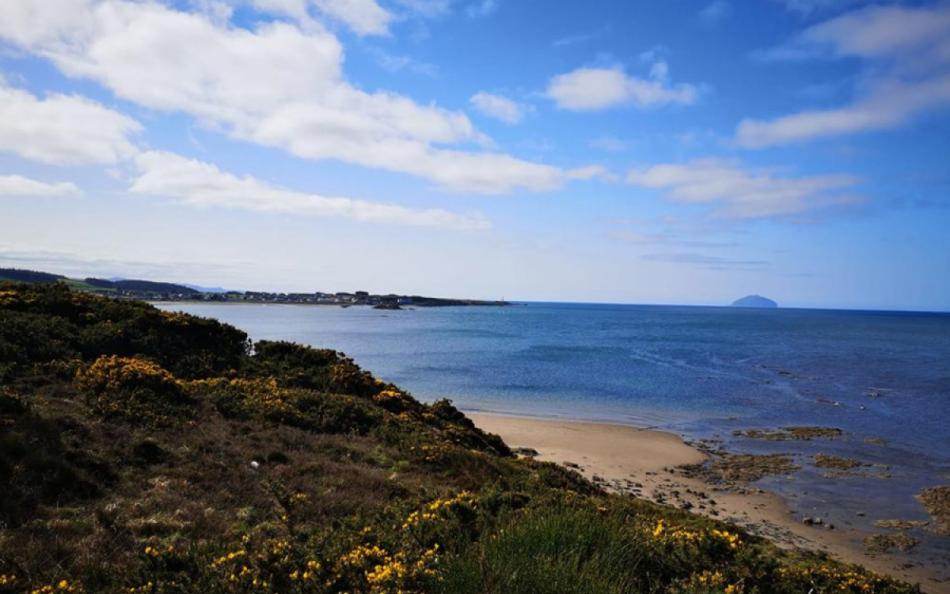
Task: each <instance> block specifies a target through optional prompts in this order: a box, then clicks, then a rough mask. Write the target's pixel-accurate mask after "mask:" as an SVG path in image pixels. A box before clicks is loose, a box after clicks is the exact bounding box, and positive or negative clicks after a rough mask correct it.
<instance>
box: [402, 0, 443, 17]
mask: <svg viewBox="0 0 950 594" xmlns="http://www.w3.org/2000/svg"><path fill="white" fill-rule="evenodd" d="M394 2H395V3H396V4H398V5H399V6H401V7H403V8H405V9H406V10H408V11H410V12H412V13H415V14H418V15H420V16H423V17H428V18H434V17H438V16H442V15H444V14H445V13H447V12H449V9H450V8H451V6H452V2H453V0H394Z"/></svg>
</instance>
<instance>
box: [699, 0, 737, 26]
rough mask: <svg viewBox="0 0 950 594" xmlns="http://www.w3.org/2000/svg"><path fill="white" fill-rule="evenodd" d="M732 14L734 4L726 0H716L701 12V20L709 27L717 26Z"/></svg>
mask: <svg viewBox="0 0 950 594" xmlns="http://www.w3.org/2000/svg"><path fill="white" fill-rule="evenodd" d="M730 14H732V4H729V3H728V2H725V1H724V0H714V1H713V2H710V3H709V4H707V5H706V6H705V7H703V9H702V10H700V11H699V13H698V16H699V20H700V21H701V22H702V23H703V24H705V25H707V26H713V25H717V24H719V23H720V22H722V21H723V20H725V19H726V18H728V17H729V15H730Z"/></svg>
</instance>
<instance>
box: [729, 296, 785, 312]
mask: <svg viewBox="0 0 950 594" xmlns="http://www.w3.org/2000/svg"><path fill="white" fill-rule="evenodd" d="M732 307H764V308H770V309H771V308H776V307H778V303H776V302H774V301H772V300H771V299H769V298H768V297H763V296H761V295H746V296H745V297H743V298H741V299H736V300H735V301H733V302H732Z"/></svg>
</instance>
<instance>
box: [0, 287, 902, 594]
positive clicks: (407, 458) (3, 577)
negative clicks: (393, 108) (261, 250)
mask: <svg viewBox="0 0 950 594" xmlns="http://www.w3.org/2000/svg"><path fill="white" fill-rule="evenodd" d="M0 386H2V387H0V493H2V494H3V497H0V525H2V528H3V529H2V530H0V594H12V593H14V592H17V593H19V592H30V593H35V594H64V593H68V592H74V593H81V592H86V593H93V592H96V593H98V592H106V593H116V594H118V593H123V594H166V593H167V594H171V593H176V594H183V593H192V592H194V593H198V592H200V593H209V594H224V593H231V594H237V593H241V594H244V593H248V592H262V593H263V592H271V593H281V594H284V593H290V594H303V593H327V592H351V593H356V592H360V593H363V592H366V593H370V594H384V593H395V592H405V593H412V592H459V593H466V592H471V593H475V592H478V593H480V594H489V593H497V594H511V593H519V592H526V593H527V592H531V593H545V592H550V593H555V592H556V593H578V594H580V593H594V592H598V593H600V592H606V593H612V592H617V593H620V592H642V593H694V594H698V593H713V592H715V593H728V594H736V593H738V592H749V593H753V592H763V593H764V592H778V593H780V594H781V593H785V592H787V593H789V594H791V593H792V592H796V593H798V592H807V591H809V590H814V591H815V592H831V591H834V592H854V593H858V592H862V593H863V592H881V593H884V594H890V593H895V594H896V593H905V592H906V593H910V592H917V591H918V590H917V589H916V587H914V586H910V585H907V584H902V583H899V582H896V581H894V580H890V579H887V578H881V577H879V576H875V575H874V574H871V573H869V572H866V571H864V570H863V569H860V568H856V567H847V566H843V565H840V564H837V563H834V562H832V561H829V560H828V559H826V558H823V557H820V556H815V555H803V554H793V553H788V552H784V551H780V550H779V549H777V548H776V547H774V546H773V545H771V544H769V543H767V542H765V541H763V540H761V539H758V538H755V537H753V536H750V535H748V534H745V533H743V532H742V531H740V530H738V529H737V528H735V527H734V526H730V525H727V524H723V523H720V522H715V521H712V520H707V519H704V518H700V517H697V516H693V515H690V514H687V513H685V512H682V511H678V510H675V509H673V508H670V507H664V506H659V505H655V504H652V503H648V502H646V501H642V500H638V499H635V498H632V497H621V496H619V495H608V494H606V493H604V492H602V491H601V490H600V488H598V487H597V486H595V485H593V484H591V483H590V482H588V481H586V480H585V479H583V478H582V477H581V476H580V475H579V474H577V473H576V472H574V471H571V470H569V469H565V468H562V467H558V466H555V465H552V464H549V463H542V462H537V461H535V460H531V459H518V458H516V457H515V456H514V455H512V452H511V451H510V449H509V448H508V446H507V445H505V444H504V442H503V441H502V440H501V439H499V438H498V437H497V436H494V435H489V434H486V433H484V432H482V431H480V430H478V429H477V428H476V427H475V426H474V425H473V424H472V422H471V421H470V420H469V419H468V418H466V417H465V415H463V414H462V413H461V412H459V411H458V410H457V409H456V408H455V407H454V406H452V405H451V403H449V402H447V401H439V402H435V403H432V404H423V403H421V402H419V401H417V400H416V399H415V398H413V397H412V396H411V395H410V394H408V393H407V392H405V391H403V390H401V389H400V388H399V387H398V386H394V385H392V384H387V383H385V382H382V381H379V380H377V379H376V378H375V377H373V376H372V375H371V374H370V373H368V372H366V371H364V370H362V369H360V368H359V367H358V366H356V365H355V364H354V363H353V361H352V360H350V359H348V358H347V357H345V356H344V355H342V354H340V353H337V352H334V351H331V350H321V349H312V348H309V347H303V346H300V345H294V344H289V343H281V342H259V343H256V344H254V345H251V344H250V343H249V341H248V340H247V337H246V335H245V334H244V333H243V332H241V331H240V330H238V329H235V328H232V327H230V326H226V325H223V324H220V323H218V322H215V321H213V320H204V319H201V318H195V317H192V316H187V315H182V314H170V313H164V312H160V311H158V310H156V309H155V308H152V307H151V306H148V305H145V304H142V303H137V302H132V301H113V300H109V299H107V298H105V297H99V296H93V295H89V294H85V293H76V292H73V291H70V290H69V289H68V287H66V286H64V285H63V284H62V283H56V284H51V285H42V286H41V285H19V284H6V285H0Z"/></svg>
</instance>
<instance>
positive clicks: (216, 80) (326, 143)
mask: <svg viewBox="0 0 950 594" xmlns="http://www.w3.org/2000/svg"><path fill="white" fill-rule="evenodd" d="M0 37H3V38H6V39H8V40H10V41H12V42H14V43H15V44H17V45H18V46H20V47H21V48H23V49H25V50H27V51H30V52H33V53H35V54H37V55H40V56H42V57H44V58H46V59H48V60H50V61H51V62H53V63H54V64H55V65H56V66H57V67H58V68H59V69H60V70H61V71H63V72H64V73H65V74H67V75H69V76H72V77H82V78H87V79H92V80H95V81H97V82H99V83H100V84H102V85H104V86H105V87H107V88H108V89H110V90H111V91H113V92H114V93H115V94H116V95H118V96H120V97H122V98H123V99H127V100H130V101H134V102H136V103H139V104H141V105H143V106H146V107H149V108H152V109H156V110H161V111H167V112H184V113H187V114H191V115H192V116H194V117H195V118H196V119H197V120H198V121H199V122H201V123H202V124H204V125H206V126H208V127H211V128H214V129H217V130H221V131H222V132H224V133H226V134H229V135H230V136H232V137H234V138H238V139H242V140H247V141H251V142H255V143H258V144H262V145H266V146H272V147H277V148H281V149H283V150H286V151H288V152H290V153H292V154H294V155H297V156H300V157H304V158H309V159H339V160H343V161H346V162H350V163H356V164H359V165H363V166H367V167H374V168H380V169H385V170H389V171H396V172H403V173H409V174H411V175H416V176H419V177H422V178H424V179H428V180H431V181H433V182H435V183H437V184H439V185H441V186H444V187H446V188H449V189H455V190H464V191H472V192H488V193H491V192H508V191H511V190H515V189H525V190H531V191H537V190H548V189H552V188H556V187H559V186H560V185H561V184H563V183H565V182H566V181H567V180H568V179H571V172H569V171H565V170H562V169H559V168H556V167H551V166H547V165H542V164H538V163H531V162H528V161H523V160H521V159H517V158H515V157H512V156H509V155H504V154H499V153H490V152H483V151H468V150H460V149H457V148H456V149H450V148H446V145H459V144H465V143H482V144H485V141H486V139H485V137H484V136H483V135H482V134H481V133H479V132H478V131H477V130H476V129H475V128H474V127H473V126H472V123H471V122H470V121H469V119H468V118H467V117H466V116H465V114H463V113H461V112H455V111H449V110H446V109H442V108H439V107H437V106H435V105H419V104H417V103H415V102H414V101H412V100H411V99H410V98H408V97H405V96H402V95H398V94H395V93H391V92H386V91H377V92H373V93H369V92H365V91H363V90H361V89H358V88H356V87H354V86H353V85H351V84H350V83H349V82H347V80H346V79H345V77H344V75H343V72H342V61H343V49H342V47H341V45H340V43H339V41H338V40H337V39H336V38H335V37H334V36H333V35H332V34H330V33H329V32H327V31H326V30H324V29H322V28H320V27H315V28H309V29H307V30H306V31H302V30H301V29H299V28H297V27H296V26H293V25H291V24H288V23H281V22H263V23H258V24H257V25H256V27H255V28H253V29H244V28H239V27H234V26H230V25H222V24H219V23H215V22H213V21H212V20H211V19H209V18H208V17H207V16H205V15H204V14H200V13H198V14H196V13H185V12H180V11H177V10H173V9H172V8H170V7H168V6H165V5H161V4H157V3H154V2H132V1H128V0H48V1H44V2H33V1H32V0H4V1H3V2H0Z"/></svg>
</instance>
